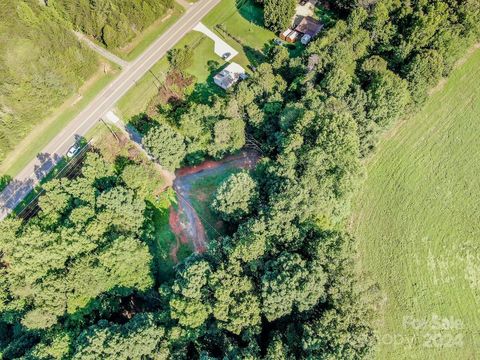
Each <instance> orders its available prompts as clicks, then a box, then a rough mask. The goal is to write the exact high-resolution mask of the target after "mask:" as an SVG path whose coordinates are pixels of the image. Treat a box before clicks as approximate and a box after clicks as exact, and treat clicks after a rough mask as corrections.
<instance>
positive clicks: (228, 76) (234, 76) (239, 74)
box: [213, 62, 246, 90]
mask: <svg viewBox="0 0 480 360" xmlns="http://www.w3.org/2000/svg"><path fill="white" fill-rule="evenodd" d="M245 76H246V73H245V70H244V68H243V67H241V66H240V65H238V64H237V63H234V62H232V63H230V64H228V66H227V67H226V68H225V69H223V70H222V71H220V72H219V73H218V74H217V75H215V76H214V77H213V81H214V82H215V84H217V85H218V86H220V87H221V88H222V89H223V90H227V89H229V88H231V87H232V86H233V85H234V84H236V83H237V82H238V81H239V80H240V79H243V78H245Z"/></svg>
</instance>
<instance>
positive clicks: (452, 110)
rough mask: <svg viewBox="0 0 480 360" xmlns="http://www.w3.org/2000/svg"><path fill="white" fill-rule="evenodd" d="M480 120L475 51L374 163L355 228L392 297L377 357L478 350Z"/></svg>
mask: <svg viewBox="0 0 480 360" xmlns="http://www.w3.org/2000/svg"><path fill="white" fill-rule="evenodd" d="M479 117H480V51H476V52H475V53H473V55H471V56H470V58H468V60H467V61H466V62H465V63H464V64H463V65H462V66H460V67H458V68H457V69H455V70H454V71H453V73H452V74H451V76H450V78H449V79H448V81H446V82H445V84H444V86H443V88H442V89H440V90H439V91H437V92H435V93H434V94H433V95H432V96H431V98H430V99H429V100H428V102H427V103H426V105H425V107H424V109H423V110H422V111H421V112H420V113H419V114H417V115H416V116H415V117H413V118H411V119H408V121H406V122H405V123H403V124H402V125H401V126H398V127H397V128H396V129H394V131H392V134H389V135H390V136H387V137H386V138H385V139H384V140H383V141H382V143H381V144H380V146H379V149H378V150H377V153H376V155H375V156H374V157H373V158H372V159H370V161H369V163H368V178H367V179H366V181H365V184H364V186H363V189H362V192H361V193H359V194H358V196H357V198H356V200H355V204H354V209H355V211H354V219H353V225H352V230H353V232H354V233H355V234H356V236H357V237H358V240H359V253H360V254H359V255H360V266H361V269H362V270H364V271H365V272H366V273H367V274H368V275H370V277H371V278H372V279H373V280H375V281H378V283H379V284H380V286H381V288H382V290H383V292H384V294H385V300H386V304H385V314H384V318H383V319H382V321H381V322H380V323H379V324H378V330H379V335H380V343H379V349H378V355H377V358H378V359H453V358H458V359H478V358H479V356H480V337H479V329H480V311H479V309H480V307H479V305H480V242H479V239H480V225H479V222H478V214H480V202H479V201H478V194H479V193H480V177H479V174H480V161H479V159H478V156H477V154H479V153H480V141H479V140H478V134H479V133H480V121H479ZM436 317H437V318H439V319H443V321H442V324H439V323H438V321H437V322H436V321H435V319H436ZM413 321H416V323H415V324H414V323H413ZM439 327H440V328H439ZM442 327H443V329H442Z"/></svg>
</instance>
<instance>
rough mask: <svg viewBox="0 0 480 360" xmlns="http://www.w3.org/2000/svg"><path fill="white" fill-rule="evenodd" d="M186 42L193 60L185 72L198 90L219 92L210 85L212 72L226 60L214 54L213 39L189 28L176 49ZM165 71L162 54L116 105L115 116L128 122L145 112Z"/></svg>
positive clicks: (163, 77)
mask: <svg viewBox="0 0 480 360" xmlns="http://www.w3.org/2000/svg"><path fill="white" fill-rule="evenodd" d="M185 45H188V46H191V47H193V48H194V59H195V61H194V62H193V65H192V66H190V67H189V68H187V69H186V72H187V73H188V74H190V75H193V76H195V78H196V80H197V89H198V91H217V92H218V91H220V90H221V89H217V86H216V85H214V84H213V75H214V74H215V73H216V71H218V69H219V68H221V66H223V65H224V64H225V62H224V61H223V60H222V59H221V58H220V57H219V56H218V55H216V54H215V52H214V44H213V41H212V40H211V39H209V38H208V37H206V36H205V35H203V34H202V33H199V32H196V31H191V32H189V33H188V34H187V35H185V36H184V37H183V38H182V40H181V41H180V42H179V43H178V44H177V46H176V48H182V47H184V46H185ZM199 59H201V61H199ZM168 70H169V63H168V60H167V57H163V58H162V59H161V60H160V61H158V62H157V63H156V64H155V65H154V66H153V67H152V69H150V71H149V72H148V73H147V74H146V75H144V76H143V77H142V78H141V79H140V80H139V81H137V83H136V84H135V86H133V87H132V88H131V89H130V90H129V91H128V92H127V93H126V94H125V95H124V96H123V97H122V98H121V99H120V101H119V102H118V103H117V105H116V107H117V112H118V115H119V116H120V117H121V118H122V119H125V120H126V121H129V119H131V118H132V117H133V116H135V115H137V114H140V113H142V112H144V111H145V110H146V109H147V106H148V104H149V103H150V100H151V99H152V98H153V97H154V96H155V95H156V94H157V92H158V86H159V85H160V84H159V83H160V82H163V81H164V79H165V76H166V73H167V72H168ZM205 85H206V86H205ZM197 89H196V90H197Z"/></svg>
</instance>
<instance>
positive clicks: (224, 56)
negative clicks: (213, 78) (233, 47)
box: [222, 52, 232, 60]
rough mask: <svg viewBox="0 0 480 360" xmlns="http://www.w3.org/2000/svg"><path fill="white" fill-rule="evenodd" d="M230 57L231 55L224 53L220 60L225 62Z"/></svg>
mask: <svg viewBox="0 0 480 360" xmlns="http://www.w3.org/2000/svg"><path fill="white" fill-rule="evenodd" d="M230 55H232V54H230V53H229V52H226V53H225V54H223V55H222V59H223V60H227V59H228V58H229V57H230Z"/></svg>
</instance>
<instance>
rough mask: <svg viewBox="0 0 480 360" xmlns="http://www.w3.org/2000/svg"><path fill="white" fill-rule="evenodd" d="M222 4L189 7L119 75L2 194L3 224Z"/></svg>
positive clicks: (206, 0)
mask: <svg viewBox="0 0 480 360" xmlns="http://www.w3.org/2000/svg"><path fill="white" fill-rule="evenodd" d="M219 2H220V0H200V1H199V2H197V3H195V4H193V5H191V6H189V8H188V9H187V11H186V12H185V13H184V14H183V16H182V17H181V18H180V19H179V20H178V21H177V22H176V23H175V24H174V25H172V26H171V27H170V29H169V30H167V31H166V32H165V33H164V34H163V35H162V36H160V37H159V38H158V39H157V40H156V41H155V42H154V43H153V44H152V45H151V46H150V47H149V48H148V49H147V50H145V52H143V53H142V54H141V55H140V56H139V57H138V58H137V59H135V60H134V61H133V62H131V63H129V64H128V65H127V66H126V67H125V68H124V69H123V70H122V72H121V73H120V75H119V76H118V77H117V78H116V79H115V80H114V81H113V82H112V83H110V85H109V86H108V87H107V88H105V89H104V90H103V91H102V92H101V93H100V94H99V95H98V96H97V97H96V98H95V99H94V100H92V102H91V103H90V104H89V105H88V106H87V107H86V108H85V109H84V110H82V112H81V113H80V114H79V115H77V116H76V117H75V119H73V120H72V121H71V122H70V123H69V124H68V125H67V126H66V127H65V128H64V129H63V130H62V131H61V132H60V133H59V134H58V135H57V136H55V138H54V139H53V140H52V141H51V142H50V143H49V144H48V145H47V146H46V147H45V148H44V149H43V150H42V152H41V153H39V154H38V155H37V157H36V158H35V159H34V160H32V161H31V162H30V163H29V164H28V165H27V166H25V168H23V170H22V171H21V172H20V173H19V174H18V175H17V176H16V177H15V179H13V180H12V182H11V183H10V184H9V185H8V186H7V187H6V188H5V189H4V190H3V191H2V192H1V193H0V220H3V219H4V218H5V217H6V216H7V215H8V214H9V213H10V212H11V211H12V210H13V209H14V208H15V207H16V206H17V205H18V204H19V203H20V202H21V201H22V200H23V198H24V197H25V196H26V195H27V194H28V193H29V192H30V191H31V190H32V189H33V188H34V186H35V185H37V184H38V182H39V181H40V180H41V179H42V178H43V177H44V176H45V175H47V174H48V173H49V171H50V170H52V168H53V167H54V166H55V164H56V163H57V162H58V161H59V160H60V159H61V158H62V156H63V155H64V154H66V152H67V151H68V149H69V148H70V146H72V145H73V144H74V143H75V140H76V139H77V138H79V137H81V136H84V135H85V134H86V133H87V131H88V130H89V129H91V128H92V127H93V126H94V125H95V124H96V123H97V121H98V120H99V119H100V118H101V117H102V116H104V115H105V114H106V113H107V112H108V111H109V110H111V109H112V108H113V107H114V106H115V104H116V102H117V101H118V100H119V99H120V98H121V97H122V96H123V95H124V94H125V93H126V92H127V91H128V90H129V89H130V88H131V87H132V86H134V85H135V82H136V81H137V80H139V79H140V78H141V77H142V76H143V75H144V74H145V73H146V72H147V71H148V70H149V69H150V68H151V67H152V66H153V65H154V64H155V63H156V62H157V61H158V60H160V59H161V58H162V57H163V56H164V55H165V54H166V52H167V51H168V50H170V49H171V48H172V47H173V46H175V45H176V44H177V43H178V42H179V41H180V40H181V38H182V37H183V36H184V35H185V34H187V33H188V32H189V31H190V30H192V29H193V27H194V26H195V25H196V24H197V23H198V22H199V21H200V20H201V19H202V18H203V17H204V16H205V15H206V14H207V13H208V12H209V11H210V10H211V9H212V8H213V7H214V6H215V5H217V4H218V3H219Z"/></svg>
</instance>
